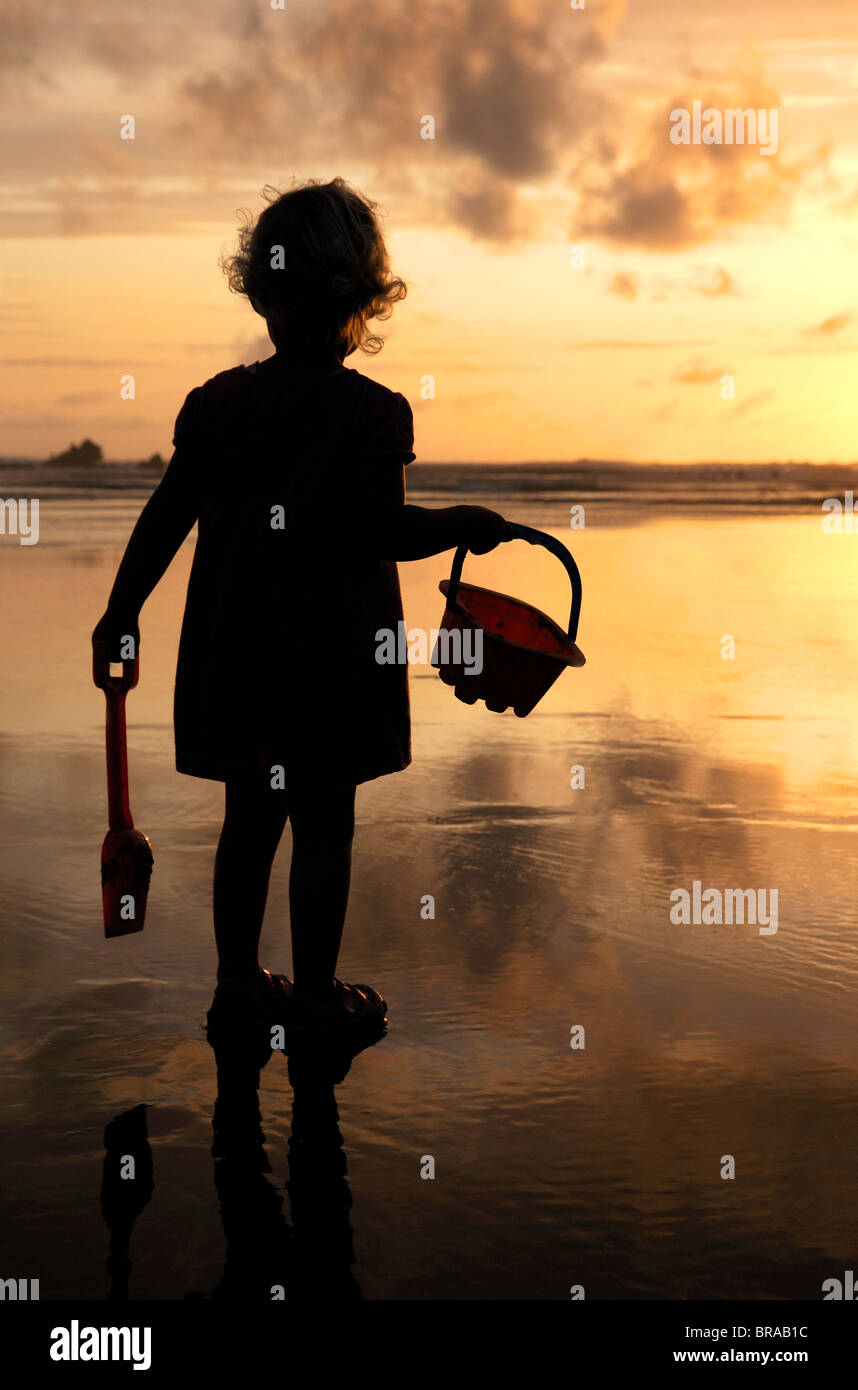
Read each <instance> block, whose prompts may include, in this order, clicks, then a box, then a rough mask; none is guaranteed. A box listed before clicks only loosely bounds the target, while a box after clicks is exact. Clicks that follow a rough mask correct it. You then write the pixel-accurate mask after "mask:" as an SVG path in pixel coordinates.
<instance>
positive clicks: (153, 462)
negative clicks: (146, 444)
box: [137, 454, 167, 473]
mask: <svg viewBox="0 0 858 1390" xmlns="http://www.w3.org/2000/svg"><path fill="white" fill-rule="evenodd" d="M137 467H138V468H149V469H151V470H152V471H153V472H154V471H155V470H156V469H157V471H158V472H159V473H163V472H164V469H165V468H166V467H167V463H166V460H165V459H162V458H161V455H160V454H152V456H151V458H148V459H143V461H142V462H141V463H138V465H137Z"/></svg>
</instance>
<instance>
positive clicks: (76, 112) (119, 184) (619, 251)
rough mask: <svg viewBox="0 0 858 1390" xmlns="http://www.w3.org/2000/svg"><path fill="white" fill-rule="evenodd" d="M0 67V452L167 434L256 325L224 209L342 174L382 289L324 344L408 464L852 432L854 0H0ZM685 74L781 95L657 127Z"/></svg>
mask: <svg viewBox="0 0 858 1390" xmlns="http://www.w3.org/2000/svg"><path fill="white" fill-rule="evenodd" d="M0 68H2V74H0V75H2V84H0V91H2V96H0V112H2V115H0V119H2V143H3V150H4V153H3V168H2V199H0V206H2V224H0V229H2V237H3V245H2V262H0V324H2V328H3V330H4V332H3V346H2V349H0V355H2V360H3V375H2V381H3V387H2V396H0V401H2V407H0V418H2V432H0V453H2V454H4V455H26V456H34V457H41V456H44V455H46V454H47V453H49V452H58V451H59V450H61V449H63V448H65V447H66V446H67V445H68V444H69V443H70V442H71V441H72V440H75V441H77V440H80V439H81V438H83V437H84V436H85V435H89V436H90V437H92V438H93V439H95V440H97V441H98V442H99V443H100V444H101V445H102V446H103V448H104V450H105V453H106V455H107V456H108V457H109V458H117V459H121V458H128V459H136V458H141V457H143V456H146V455H148V454H150V453H152V452H154V451H155V450H158V451H160V452H162V453H164V454H165V455H167V456H168V455H169V452H170V439H171V434H172V426H173V421H174V419H175V416H176V413H177V411H178V409H179V406H180V405H181V402H182V400H183V398H184V396H185V394H186V393H187V391H188V390H189V389H190V388H191V387H192V386H194V385H197V384H199V383H200V382H202V381H204V380H205V379H206V378H207V377H209V376H212V375H213V374H214V373H215V372H217V371H220V370H223V369H224V368H226V367H229V366H233V365H235V364H236V363H239V362H251V361H253V360H255V359H256V358H257V357H261V356H267V355H269V354H270V351H271V348H270V345H269V344H268V340H267V336H266V335H265V328H264V323H263V322H262V320H261V319H259V318H257V317H256V315H255V314H254V313H253V311H252V310H251V309H250V308H249V306H248V305H247V303H246V301H244V300H242V299H240V298H237V297H236V296H234V295H231V294H230V293H229V291H228V290H227V287H226V281H225V279H224V277H223V275H222V273H221V271H220V269H219V268H218V263H217V262H218V256H219V255H220V253H221V251H222V250H224V249H227V247H228V246H229V244H230V242H231V240H232V238H233V236H234V234H235V228H236V209H237V208H240V207H244V208H247V209H248V210H250V211H251V212H253V213H254V214H255V213H257V212H258V211H259V210H260V209H261V207H262V206H263V203H262V200H261V198H260V196H259V194H260V190H261V188H262V187H263V185H265V184H274V185H276V186H279V187H282V188H283V189H285V188H286V187H287V186H288V184H289V181H290V180H291V179H292V178H293V177H297V178H299V179H301V178H306V177H318V178H331V177H333V176H334V175H342V176H343V177H344V178H346V179H348V180H349V181H350V182H352V183H354V184H355V185H356V186H357V187H358V188H359V189H360V190H361V191H362V192H364V193H366V194H367V195H368V196H370V197H372V198H374V199H375V200H377V201H378V202H379V203H380V204H381V207H382V209H383V210H384V213H385V226H386V228H387V231H388V234H389V243H390V248H391V254H392V259H393V266H394V269H395V270H396V271H397V272H398V273H399V274H401V275H402V276H403V277H404V278H405V280H406V281H407V282H408V284H409V295H408V298H407V299H406V300H405V301H404V302H403V303H402V304H401V305H399V306H398V307H397V309H396V310H395V312H394V316H393V318H392V320H391V321H390V322H389V323H388V324H387V325H386V327H385V328H384V329H383V331H384V332H386V333H387V334H388V341H387V343H386V345H385V347H384V350H383V351H382V353H381V354H380V355H379V356H378V357H376V358H365V357H363V355H362V354H355V355H354V356H352V357H351V358H349V359H348V365H349V366H353V367H357V368H358V369H359V370H365V371H367V372H368V373H369V374H371V375H372V376H374V377H377V378H378V379H380V380H382V381H384V382H385V383H386V384H387V385H389V386H391V387H393V388H394V389H396V390H399V391H402V392H403V393H404V394H405V395H406V396H408V398H409V400H410V401H411V403H412V406H413V408H414V415H415V430H416V451H417V456H418V459H423V460H427V461H428V460H462V461H470V460H497V461H501V460H504V461H507V460H508V461H522V462H524V461H530V460H559V459H575V458H579V457H583V456H586V457H590V458H610V459H630V460H636V459H639V460H655V459H661V460H671V461H673V460H678V461H684V460H689V461H691V460H699V459H724V460H768V459H812V460H819V461H826V460H840V461H851V460H852V459H854V458H856V456H858V419H856V411H855V409H854V404H853V398H854V395H855V375H856V354H858V277H856V255H858V4H856V3H855V0H815V3H813V4H811V3H809V0H807V3H786V0H756V3H754V4H749V3H748V0H720V3H719V4H718V5H717V6H709V5H702V4H690V3H689V0H603V3H597V0H587V3H586V8H585V9H584V10H575V9H573V8H572V7H571V6H570V5H569V3H568V0H550V3H549V0H519V2H518V3H514V0H432V2H431V3H430V4H425V5H424V4H416V3H414V0H372V3H367V0H359V3H358V0H285V7H284V8H283V9H272V8H271V0H254V2H253V3H248V0H229V2H228V3H227V0H185V3H183V4H182V5H181V6H176V5H175V4H174V3H173V0H169V3H168V2H167V0H149V2H148V3H145V2H144V3H142V4H140V5H137V6H134V7H123V6H116V5H115V4H113V3H109V2H108V0H63V3H61V4H59V3H53V4H48V5H47V6H40V7H38V8H37V7H32V6H29V5H27V4H24V3H20V4H18V3H15V0H7V3H5V4H4V5H3V6H2V11H0ZM695 100H699V101H702V103H703V105H704V107H706V106H713V107H719V108H724V107H743V108H748V107H754V108H765V109H766V110H771V109H772V108H776V109H777V110H778V112H779V143H778V150H777V153H776V154H774V155H769V156H764V155H761V154H760V153H759V151H758V150H757V148H755V147H748V146H745V147H738V146H726V145H710V146H677V145H674V144H672V143H671V141H670V138H669V135H670V119H669V117H670V112H671V110H673V109H674V108H676V107H679V106H686V107H688V108H689V109H690V108H691V104H692V102H693V101H695ZM128 114H130V115H133V116H134V118H135V122H136V137H135V139H134V140H133V141H131V140H122V139H121V138H120V120H121V118H122V117H123V116H125V115H128ZM426 115H431V116H432V117H433V118H434V121H435V135H436V138H435V139H434V140H425V139H421V135H420V131H421V118H422V117H424V116H426ZM573 246H581V247H582V248H583V256H584V262H585V264H584V266H583V268H575V267H573V265H572V264H571V263H570V248H571V247H573ZM124 373H132V374H133V375H134V377H135V379H136V399H135V400H133V401H123V400H121V399H120V395H119V390H120V382H119V379H120V376H121V375H123V374H124ZM728 373H729V374H732V375H733V376H734V377H735V400H723V399H722V395H721V378H722V376H723V375H724V374H728ZM427 375H431V376H433V377H434V379H435V399H434V400H422V399H421V394H420V383H421V379H422V378H424V377H426V376H427Z"/></svg>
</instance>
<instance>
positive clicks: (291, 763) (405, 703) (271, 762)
mask: <svg viewBox="0 0 858 1390" xmlns="http://www.w3.org/2000/svg"><path fill="white" fill-rule="evenodd" d="M413 441H414V434H413V420H412V415H411V408H410V406H409V404H408V402H407V400H406V399H405V397H404V396H402V395H400V394H398V393H397V392H393V391H390V390H388V389H387V388H386V387H384V386H381V385H380V384H379V383H377V382H374V381H372V380H371V379H370V378H369V377H365V376H363V375H362V374H361V373H360V372H357V371H354V370H353V369H350V368H347V367H344V366H337V367H335V368H334V369H333V370H330V371H328V370H324V371H323V372H322V373H320V374H316V375H311V376H304V377H301V378H298V377H290V378H288V379H276V380H275V379H273V378H270V377H265V376H263V375H257V374H256V372H255V364H254V367H253V368H251V367H234V368H231V369H230V370H229V371H225V372H220V373H218V375H217V376H214V377H212V378H211V379H210V380H209V381H207V382H205V384H204V385H203V386H198V387H195V388H194V390H192V391H191V392H190V393H189V395H188V396H187V397H186V399H185V402H184V405H183V406H182V409H181V411H180V412H179V415H178V417H177V420H176V427H175V432H174V436H173V443H174V445H175V448H176V453H175V454H174V456H173V460H172V462H171V464H170V469H173V470H180V472H181V481H182V483H183V485H184V486H185V487H187V488H189V489H191V490H192V492H193V496H194V498H195V501H196V505H197V516H198V539H197V544H196V551H195V554H194V561H193V567H192V570H191V576H190V580H189V584H188V594H187V601H186V606H185V614H184V620H183V623H182V634H181V640H180V644H179V658H178V667H177V671H176V688H175V697H174V728H175V741H176V767H177V769H178V771H179V772H184V773H187V774H189V775H190V776H193V777H207V778H213V779H215V780H220V781H226V780H227V779H229V778H230V777H232V776H235V775H240V774H245V773H248V772H250V773H267V772H269V771H270V769H271V768H272V767H279V766H282V767H283V768H284V769H285V777H286V785H287V787H288V786H295V787H299V786H301V785H306V784H308V783H309V784H311V785H312V786H314V787H316V788H324V787H325V786H331V787H342V786H354V785H356V784H357V783H360V782H366V781H369V780H370V779H372V778H375V777H380V776H382V775H383V774H385V773H388V772H398V771H401V770H402V769H403V768H406V767H407V766H408V765H409V763H410V761H411V727H410V711H409V698H408V672H407V668H406V667H405V666H404V665H392V664H385V663H380V662H379V661H377V660H376V651H377V648H378V638H377V633H378V631H379V629H391V630H392V631H393V632H396V630H397V624H398V623H399V622H401V621H402V620H403V614H402V599H401V595H400V588H399V576H398V573H397V569H396V565H395V563H393V562H392V561H389V560H382V559H379V558H378V556H377V555H376V554H374V553H373V552H372V549H371V547H370V546H369V545H368V544H367V541H366V537H365V536H363V535H362V533H361V526H360V521H359V516H360V508H361V500H362V496H363V494H364V492H365V490H366V488H367V483H368V480H369V478H370V475H371V473H372V472H373V471H374V470H378V469H384V468H385V467H386V466H387V467H390V466H391V465H396V466H398V465H401V464H403V463H409V462H411V460H412V459H413V458H414V457H415V455H414V452H413V449H412V445H413Z"/></svg>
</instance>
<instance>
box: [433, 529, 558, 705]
mask: <svg viewBox="0 0 858 1390" xmlns="http://www.w3.org/2000/svg"><path fill="white" fill-rule="evenodd" d="M510 525H511V530H512V533H513V536H514V537H515V538H516V539H517V540H523V541H529V542H530V544H531V545H544V546H545V547H546V549H548V550H550V551H551V552H552V554H553V555H556V556H557V558H558V559H559V560H561V561H562V563H563V564H564V565H565V566H566V569H567V571H568V574H569V578H570V579H571V581H572V611H571V613H570V616H569V630H568V633H567V632H564V631H563V629H562V628H561V627H559V626H558V625H557V623H555V622H554V620H553V619H552V618H549V617H547V615H546V614H545V613H542V612H540V610H539V609H538V608H532V607H531V605H530V604H529V603H523V602H522V601H521V599H517V598H508V597H507V596H506V594H498V593H495V592H494V590H492V589H480V588H478V587H477V586H476V585H474V584H460V583H459V579H460V576H461V573H462V565H463V564H464V560H465V555H466V554H467V546H460V547H459V549H458V550H457V551H456V555H455V558H454V560H453V568H452V570H451V572H450V578H449V580H447V579H444V580H442V581H441V583H440V585H439V588H440V590H441V593H442V594H444V595H445V596H446V599H447V607H446V608H445V610H444V617H443V619H442V621H441V630H442V632H448V633H450V634H451V637H450V638H448V639H447V649H446V651H445V648H444V645H443V642H442V640H441V639H440V638H439V641H438V643H437V644H436V647H435V651H434V652H433V654H432V665H433V666H436V667H437V668H438V673H439V675H440V677H441V679H442V681H444V682H445V684H446V685H452V686H454V687H455V693H456V696H457V698H458V699H460V700H462V701H463V702H464V703H465V704H466V705H473V704H476V702H477V700H485V702H486V707H487V709H490V710H493V711H494V712H495V713H497V714H501V713H503V711H504V710H505V709H507V708H508V707H509V706H510V705H512V707H513V709H514V711H515V713H516V714H517V715H518V716H519V718H522V719H523V718H524V716H525V715H526V714H530V711H531V710H532V709H534V708H535V706H536V705H538V704H539V701H540V700H541V699H542V697H543V695H544V694H545V692H546V691H547V690H549V689H550V688H551V686H552V685H553V684H554V682H555V681H556V680H557V677H558V676H559V675H560V673H561V671H562V670H563V669H564V668H565V667H567V666H583V665H584V659H585V658H584V653H583V652H582V651H580V650H579V648H578V647H577V646H576V645H575V638H576V636H577V633H578V619H579V617H580V615H581V576H580V575H579V573H578V566H577V565H576V564H575V561H574V560H573V558H572V556H571V555H570V554H569V551H568V550H567V549H566V547H565V545H562V544H561V542H560V541H557V540H555V539H554V537H553V536H548V535H546V534H545V533H544V532H543V531H535V530H534V529H533V528H532V527H530V526H518V525H516V524H515V523H511V524H510ZM477 631H480V632H481V635H482V648H483V664H482V670H481V671H480V672H479V674H476V673H474V674H469V673H470V672H471V671H472V670H473V668H472V667H470V666H469V665H468V664H467V663H466V662H464V661H463V660H462V657H463V655H464V654H465V653H471V654H473V652H474V649H475V647H474V638H475V634H476V633H477ZM466 634H467V635H466ZM456 639H458V640H456ZM451 648H453V652H452V654H451V651H450V649H451Z"/></svg>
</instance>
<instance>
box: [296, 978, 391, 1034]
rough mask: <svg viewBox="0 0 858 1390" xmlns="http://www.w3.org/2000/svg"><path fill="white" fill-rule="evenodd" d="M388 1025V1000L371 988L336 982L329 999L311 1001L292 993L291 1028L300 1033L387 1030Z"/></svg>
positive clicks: (340, 981)
mask: <svg viewBox="0 0 858 1390" xmlns="http://www.w3.org/2000/svg"><path fill="white" fill-rule="evenodd" d="M386 1022H387V1001H386V1000H385V999H383V998H382V996H381V995H380V994H379V993H378V991H377V990H374V989H372V987H371V986H370V985H349V984H346V983H345V982H344V981H343V980H337V979H335V980H334V985H333V989H332V991H331V994H330V996H329V997H328V998H327V999H325V1000H315V999H314V1000H308V999H305V998H302V997H301V996H300V995H296V994H295V993H294V991H293V994H292V1007H291V1011H290V1026H291V1028H292V1029H293V1030H294V1031H295V1032H298V1033H317V1032H319V1031H331V1030H334V1031H335V1032H342V1031H343V1030H347V1031H348V1032H351V1031H353V1030H354V1029H365V1028H369V1029H371V1030H377V1029H381V1030H383V1029H384V1025H385V1024H386Z"/></svg>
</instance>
